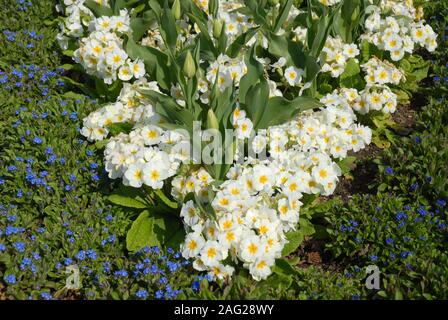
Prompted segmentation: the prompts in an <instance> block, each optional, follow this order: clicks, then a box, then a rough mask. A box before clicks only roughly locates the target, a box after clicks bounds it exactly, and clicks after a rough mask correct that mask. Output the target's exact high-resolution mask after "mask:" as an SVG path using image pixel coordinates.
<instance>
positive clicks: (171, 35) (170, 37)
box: [160, 1, 177, 48]
mask: <svg viewBox="0 0 448 320" xmlns="http://www.w3.org/2000/svg"><path fill="white" fill-rule="evenodd" d="M165 4H166V5H168V2H167V1H166V2H165ZM160 31H161V33H162V35H163V36H164V39H165V42H166V43H167V44H168V46H170V47H171V48H175V47H176V43H177V29H176V21H175V20H174V16H173V13H172V12H171V9H169V8H168V7H165V8H164V9H163V11H162V17H161V29H160Z"/></svg>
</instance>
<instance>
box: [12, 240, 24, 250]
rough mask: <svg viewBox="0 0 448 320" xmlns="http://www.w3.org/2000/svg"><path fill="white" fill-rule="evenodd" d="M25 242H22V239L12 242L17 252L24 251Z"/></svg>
mask: <svg viewBox="0 0 448 320" xmlns="http://www.w3.org/2000/svg"><path fill="white" fill-rule="evenodd" d="M25 247H26V246H25V243H23V242H22V241H17V242H16V243H14V248H15V249H16V250H17V251H18V252H24V251H25Z"/></svg>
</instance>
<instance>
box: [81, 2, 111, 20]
mask: <svg viewBox="0 0 448 320" xmlns="http://www.w3.org/2000/svg"><path fill="white" fill-rule="evenodd" d="M84 5H85V6H86V7H87V8H89V9H90V10H91V11H92V12H93V14H94V15H95V17H101V16H108V17H110V16H113V15H114V12H113V11H112V9H111V8H109V7H107V6H102V5H100V4H98V3H96V2H95V1H94V0H87V1H86V2H84Z"/></svg>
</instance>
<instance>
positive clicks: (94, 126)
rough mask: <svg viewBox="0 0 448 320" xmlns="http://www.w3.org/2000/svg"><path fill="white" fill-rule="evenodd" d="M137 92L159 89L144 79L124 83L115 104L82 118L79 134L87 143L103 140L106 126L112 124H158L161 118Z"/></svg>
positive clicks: (154, 83) (105, 134) (107, 131)
mask: <svg viewBox="0 0 448 320" xmlns="http://www.w3.org/2000/svg"><path fill="white" fill-rule="evenodd" d="M139 90H152V91H159V87H158V86H157V83H156V82H147V81H146V79H145V78H142V79H140V80H138V81H136V82H134V83H133V84H129V83H124V84H123V88H122V89H121V91H120V95H119V96H118V99H117V102H115V103H111V104H108V105H105V106H103V107H101V108H100V109H98V110H95V111H94V112H92V113H90V114H89V115H88V116H87V117H86V118H84V122H83V128H82V129H81V134H82V135H83V136H85V137H86V138H87V139H88V140H89V141H95V140H103V139H104V138H106V137H107V135H108V134H109V130H108V129H107V126H108V125H111V124H113V123H121V122H129V123H133V124H135V123H138V122H143V123H147V124H148V123H150V124H157V123H159V122H160V120H161V117H160V116H159V115H158V114H157V113H155V110H154V107H153V106H152V105H151V104H150V102H149V101H147V100H146V99H145V98H144V97H143V96H142V94H141V93H140V92H139Z"/></svg>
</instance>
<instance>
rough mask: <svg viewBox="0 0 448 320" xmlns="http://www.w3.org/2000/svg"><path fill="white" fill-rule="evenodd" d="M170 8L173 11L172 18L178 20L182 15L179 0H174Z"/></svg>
mask: <svg viewBox="0 0 448 320" xmlns="http://www.w3.org/2000/svg"><path fill="white" fill-rule="evenodd" d="M171 10H172V11H173V16H174V19H176V20H179V19H180V18H181V17H182V9H181V7H180V0H174V3H173V8H172V9H171Z"/></svg>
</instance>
